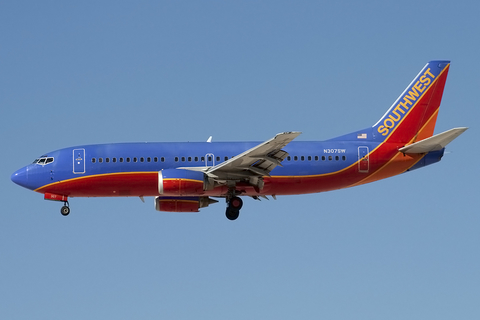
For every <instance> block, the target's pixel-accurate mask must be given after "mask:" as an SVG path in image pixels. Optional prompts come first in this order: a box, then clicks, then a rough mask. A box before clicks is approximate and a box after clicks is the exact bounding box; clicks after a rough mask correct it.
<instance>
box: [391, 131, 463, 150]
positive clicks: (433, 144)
mask: <svg viewBox="0 0 480 320" xmlns="http://www.w3.org/2000/svg"><path fill="white" fill-rule="evenodd" d="M467 129H468V128H466V127H461V128H453V129H450V130H448V131H445V132H442V133H439V134H437V135H434V136H432V137H430V138H427V139H424V140H422V141H418V142H415V143H412V144H411V145H408V146H405V147H403V148H400V149H399V151H400V152H403V153H428V152H431V151H438V150H441V149H443V148H445V146H446V145H447V144H449V143H450V142H452V141H453V140H455V139H456V138H457V137H458V136H459V135H461V134H462V133H464V132H465V131H466V130H467Z"/></svg>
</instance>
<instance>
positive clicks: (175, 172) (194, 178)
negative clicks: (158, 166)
mask: <svg viewBox="0 0 480 320" xmlns="http://www.w3.org/2000/svg"><path fill="white" fill-rule="evenodd" d="M213 185H214V183H213V181H212V180H211V179H210V178H209V177H208V176H207V175H206V174H204V173H203V172H201V171H191V170H184V169H166V170H162V171H159V172H158V193H159V194H161V195H165V196H183V195H187V196H192V195H202V194H203V193H204V191H206V190H211V189H213Z"/></svg>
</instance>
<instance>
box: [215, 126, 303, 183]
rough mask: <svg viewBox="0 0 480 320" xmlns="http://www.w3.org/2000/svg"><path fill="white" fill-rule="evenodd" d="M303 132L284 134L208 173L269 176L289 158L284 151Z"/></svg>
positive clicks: (223, 163) (216, 174) (219, 165)
mask: <svg viewBox="0 0 480 320" xmlns="http://www.w3.org/2000/svg"><path fill="white" fill-rule="evenodd" d="M300 134H301V132H283V133H279V134H277V135H276V136H275V137H273V138H272V139H270V140H267V141H265V142H263V143H261V144H259V145H257V146H255V147H253V148H251V149H249V150H247V151H245V152H243V153H241V154H239V155H237V156H235V157H233V158H231V159H229V160H227V161H225V162H222V163H220V164H218V165H216V166H214V167H212V168H210V169H209V170H208V171H207V174H209V175H213V176H219V177H220V176H223V175H225V174H227V175H231V174H234V175H236V176H245V177H249V176H252V175H253V176H268V175H270V171H272V170H273V169H274V168H275V167H276V166H281V162H282V161H283V160H284V159H285V158H286V157H287V156H288V153H287V152H285V151H284V150H282V148H283V147H285V146H286V145H287V144H288V143H290V142H291V141H292V140H293V139H295V138H296V137H298V136H299V135H300Z"/></svg>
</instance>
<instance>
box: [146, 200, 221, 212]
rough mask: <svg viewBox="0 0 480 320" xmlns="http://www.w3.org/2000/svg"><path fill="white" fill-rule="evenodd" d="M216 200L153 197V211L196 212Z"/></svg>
mask: <svg viewBox="0 0 480 320" xmlns="http://www.w3.org/2000/svg"><path fill="white" fill-rule="evenodd" d="M216 202H218V201H217V200H213V199H210V198H209V197H155V210H157V211H164V212H198V209H200V208H205V207H208V206H209V205H210V204H212V203H216Z"/></svg>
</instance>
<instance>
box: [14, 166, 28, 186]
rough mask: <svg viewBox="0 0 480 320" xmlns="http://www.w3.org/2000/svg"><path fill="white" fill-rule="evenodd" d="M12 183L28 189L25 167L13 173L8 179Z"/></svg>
mask: <svg viewBox="0 0 480 320" xmlns="http://www.w3.org/2000/svg"><path fill="white" fill-rule="evenodd" d="M10 179H12V181H13V182H15V183H16V184H18V185H19V186H22V187H24V188H28V170H27V167H24V168H22V169H19V170H17V171H15V172H14V173H13V174H12V176H11V177H10Z"/></svg>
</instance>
